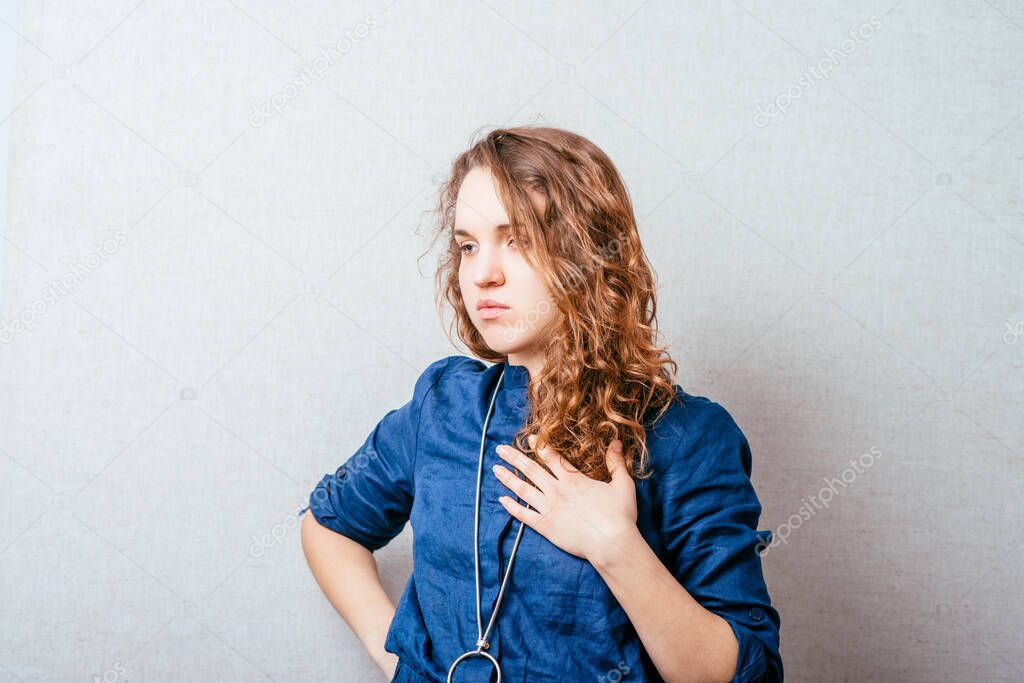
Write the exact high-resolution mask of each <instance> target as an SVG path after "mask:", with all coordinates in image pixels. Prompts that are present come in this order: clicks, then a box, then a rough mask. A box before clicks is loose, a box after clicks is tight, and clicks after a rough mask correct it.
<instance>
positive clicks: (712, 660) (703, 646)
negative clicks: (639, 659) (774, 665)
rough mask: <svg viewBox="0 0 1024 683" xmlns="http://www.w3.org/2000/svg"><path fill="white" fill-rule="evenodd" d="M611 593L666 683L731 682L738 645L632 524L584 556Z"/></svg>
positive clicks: (727, 628)
mask: <svg viewBox="0 0 1024 683" xmlns="http://www.w3.org/2000/svg"><path fill="white" fill-rule="evenodd" d="M587 559H588V560H589V561H590V563H591V564H593V565H594V568H595V569H597V571H598V573H599V574H600V575H601V578H603V579H604V581H605V583H607V584H608V587H609V588H610V589H611V591H612V593H613V594H614V595H615V599H616V600H617V601H618V603H619V605H621V606H622V609H623V610H624V611H625V612H626V615H627V616H629V621H630V622H631V623H632V624H633V627H634V628H636V632H637V635H638V636H639V637H640V641H641V642H642V643H643V644H644V648H645V649H646V650H647V653H648V654H649V655H650V657H651V661H652V662H654V666H655V667H656V668H657V669H658V673H660V674H661V677H662V678H664V679H665V680H666V681H668V682H669V683H677V682H678V683H682V682H683V681H686V682H690V681H693V682H698V681H699V682H702V683H703V682H711V681H715V682H719V683H729V682H730V681H732V680H733V676H734V674H735V672H736V668H737V659H738V656H739V644H738V642H737V640H736V636H735V634H734V633H733V631H732V627H731V626H729V622H727V621H726V620H725V619H723V618H722V617H720V616H718V615H717V614H715V613H714V612H711V611H709V610H707V609H705V608H704V607H702V606H701V604H700V603H699V602H697V601H696V600H695V599H694V598H693V597H692V596H691V595H690V594H689V593H688V592H687V591H686V589H685V588H683V587H682V586H681V585H680V584H679V583H678V582H677V581H676V579H675V578H674V577H673V576H672V574H671V573H670V572H669V571H668V569H667V568H666V567H665V565H664V564H662V562H661V560H660V559H658V556H657V555H655V554H654V551H653V550H651V547H650V546H649V545H648V544H647V541H646V540H644V537H643V536H642V535H641V534H640V530H639V529H638V528H637V527H636V526H635V525H634V526H632V527H631V528H627V529H624V530H623V532H621V533H620V534H619V535H618V536H617V537H615V538H607V539H606V542H604V543H602V544H600V545H599V546H598V547H597V548H596V549H595V552H593V553H592V554H591V556H590V557H588V558H587Z"/></svg>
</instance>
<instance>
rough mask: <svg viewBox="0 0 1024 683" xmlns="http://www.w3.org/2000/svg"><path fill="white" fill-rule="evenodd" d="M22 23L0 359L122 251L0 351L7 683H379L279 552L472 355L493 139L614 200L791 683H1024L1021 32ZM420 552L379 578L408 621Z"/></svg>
mask: <svg viewBox="0 0 1024 683" xmlns="http://www.w3.org/2000/svg"><path fill="white" fill-rule="evenodd" d="M5 12H7V13H8V14H7V15H6V16H5V17H4V20H5V23H6V24H7V25H6V26H0V32H7V33H10V32H15V31H16V32H17V35H18V36H19V37H20V40H19V43H18V63H17V88H16V91H15V96H14V98H13V108H14V111H13V115H12V116H11V117H10V118H9V120H8V121H7V124H6V125H5V127H4V134H9V135H10V136H11V150H12V152H11V160H10V164H11V166H10V182H9V188H8V194H9V213H8V224H7V228H6V238H5V240H4V242H3V264H2V269H0V270H2V273H3V283H2V295H3V296H2V305H0V318H2V319H3V320H4V321H11V320H13V319H15V318H17V317H18V316H21V315H23V312H24V311H25V310H26V309H28V308H30V307H31V306H32V305H33V302H34V301H36V300H41V298H42V297H43V294H44V292H45V291H46V288H47V287H48V284H49V283H50V282H51V280H54V279H60V278H61V277H63V276H67V275H68V274H69V273H73V272H74V271H72V270H71V266H70V265H69V262H70V263H74V262H77V261H83V260H84V259H85V258H86V257H87V256H88V255H89V254H90V253H91V252H92V250H93V246H94V245H97V244H100V243H102V241H103V240H104V239H105V238H106V237H108V236H110V235H111V234H112V233H114V232H115V231H118V230H120V231H123V234H124V235H126V239H127V243H126V244H124V245H123V246H120V247H118V248H117V249H116V251H115V253H112V254H110V255H108V256H107V257H106V258H104V259H102V261H101V263H100V264H99V265H98V267H96V268H95V269H94V270H90V271H87V272H85V274H84V275H83V276H82V277H81V281H80V282H78V283H77V285H76V287H75V289H74V294H73V295H71V294H69V295H67V296H62V297H60V298H59V299H58V300H57V301H55V302H50V303H44V305H42V306H41V307H40V308H38V309H37V314H36V316H35V322H34V324H33V329H32V330H31V331H25V332H23V333H19V334H17V335H15V336H14V338H13V339H11V340H9V343H5V344H3V345H0V382H2V386H3V389H4V390H3V399H2V403H0V449H2V450H0V577H2V584H0V615H2V616H0V681H2V682H3V683H6V682H7V681H16V680H22V681H76V680H79V681H84V680H93V677H94V676H100V677H101V678H102V677H103V676H104V675H105V676H106V680H108V681H129V680H132V681H142V680H150V681H155V680H160V681H169V680H185V679H188V680H210V681H223V680H230V681H250V680H264V679H268V678H269V679H272V680H276V681H318V680H336V681H364V680H383V676H381V675H379V673H378V672H377V670H376V669H375V665H374V664H373V662H371V661H370V659H369V658H368V657H367V656H366V655H365V654H364V653H363V651H362V650H361V648H360V646H359V644H358V642H357V640H356V639H355V638H354V637H353V636H352V635H351V634H350V633H349V632H348V630H347V628H346V627H345V625H344V623H343V622H342V621H341V620H340V619H339V618H338V617H337V616H336V615H335V613H334V612H333V610H332V609H331V607H330V606H329V604H328V603H327V602H326V600H325V599H324V598H323V597H322V595H321V594H320V592H319V590H318V589H317V587H316V585H315V584H314V582H313V579H312V577H311V575H310V574H309V572H308V570H307V568H306V565H305V562H304V560H303V557H302V553H301V549H300V545H299V538H298V533H297V531H296V530H295V529H294V526H295V523H296V521H297V520H296V517H295V512H296V510H297V509H298V507H299V506H300V504H301V501H302V500H303V499H304V498H305V496H306V495H307V494H308V491H309V490H310V488H311V487H312V486H313V484H314V483H315V482H316V481H317V480H318V479H319V478H320V477H321V476H322V475H323V474H324V473H325V472H329V471H333V470H334V468H335V467H336V466H337V465H338V464H339V463H340V462H341V461H342V460H343V459H344V458H345V457H347V455H348V453H350V452H352V451H353V450H354V449H355V448H356V447H357V446H358V445H359V444H360V443H361V442H362V439H363V438H364V437H365V435H366V433H367V432H368V431H369V430H370V429H371V428H372V426H373V425H374V424H375V423H376V421H377V420H378V419H380V417H381V416H382V415H383V414H384V412H386V411H387V410H388V409H390V408H392V407H396V406H397V405H400V404H401V403H403V402H404V401H406V400H407V399H408V397H409V395H410V392H411V387H412V383H413V381H414V380H415V378H416V377H417V376H418V374H419V373H420V372H421V371H422V369H423V368H425V367H426V365H427V364H428V363H430V362H431V361H433V360H435V359H437V358H440V357H442V356H445V355H448V354H451V353H459V352H461V350H460V349H455V348H453V347H452V346H451V345H450V344H449V343H448V341H447V340H446V338H445V336H444V333H443V332H442V329H441V326H440V324H439V322H438V321H437V319H436V316H435V313H434V308H433V292H432V281H431V279H430V275H431V273H432V271H433V265H434V260H433V258H432V257H431V256H427V257H425V258H423V259H421V260H420V261H419V262H417V257H418V256H419V255H420V254H421V253H422V252H423V251H424V250H425V249H426V246H427V245H426V241H425V240H424V238H423V237H422V236H421V235H417V234H416V229H417V227H420V229H421V230H424V229H426V227H428V223H427V220H428V218H429V216H428V214H425V213H424V212H425V211H427V210H429V209H430V208H431V206H432V204H431V199H432V193H433V191H434V190H435V189H436V187H437V182H438V179H439V176H438V175H437V174H439V173H443V172H444V171H445V170H446V168H447V164H448V163H449V162H450V160H451V158H452V157H453V156H454V155H455V154H456V153H457V152H459V151H461V150H462V149H464V148H465V147H466V146H467V145H468V144H469V142H470V139H471V136H472V134H473V132H474V131H476V130H479V129H481V128H482V127H489V126H496V125H501V124H504V123H549V124H552V125H558V126H564V127H567V128H570V129H573V130H576V131H579V132H581V133H583V134H585V135H587V136H588V137H590V138H591V139H592V140H594V141H595V142H596V143H597V144H599V145H601V146H602V147H603V148H604V149H605V150H606V151H607V152H608V153H609V155H610V156H611V157H612V159H613V160H614V161H615V162H616V163H617V164H618V165H619V168H620V169H621V171H622V173H623V174H624V176H625V179H626V181H627V184H628V186H629V188H630V190H631V192H632V194H633V196H634V198H635V202H636V211H637V215H638V218H639V219H640V220H641V233H642V237H643V239H644V241H645V244H646V248H647V249H648V253H649V254H650V257H651V260H652V261H653V264H654V266H655V268H656V270H657V272H658V275H659V283H660V290H659V307H658V311H659V319H660V322H661V328H662V331H663V333H664V336H665V340H666V341H668V342H670V343H671V347H672V350H673V353H674V354H675V357H676V358H677V359H678V360H679V362H680V364H681V370H682V372H681V379H682V382H681V383H682V384H683V386H684V387H685V388H687V389H688V390H689V391H691V392H692V393H698V394H704V395H707V396H709V397H711V398H713V399H714V400H717V401H719V402H721V403H722V404H723V405H725V406H726V407H727V408H728V409H729V410H730V412H731V413H732V414H733V416H734V417H735V418H736V420H737V421H738V423H739V424H740V426H741V427H742V428H743V429H744V431H745V432H746V434H747V436H748V437H749V439H750V441H751V444H752V447H753V452H754V472H753V478H754V483H755V485H756V487H757V490H758V492H759V494H760V497H761V500H762V503H763V505H764V514H763V516H762V520H761V524H760V527H761V528H771V529H773V530H776V533H777V534H779V533H780V531H782V530H784V529H785V527H784V526H783V525H785V524H787V523H791V528H790V529H789V530H786V533H787V534H788V537H787V541H786V543H784V544H781V545H779V546H777V547H774V548H772V549H771V550H770V551H769V552H768V554H767V555H766V556H765V558H764V566H765V573H766V577H767V580H768V584H769V589H770V591H771V594H772V597H773V600H774V601H775V603H776V604H777V606H778V608H779V610H780V612H781V614H782V643H783V646H782V650H783V656H784V660H785V666H786V672H787V673H788V674H789V680H790V681H861V680H874V681H897V680H898V681H967V680H971V681H1019V680H1024V646H1022V642H1024V641H1022V638H1021V635H1020V627H1021V626H1022V624H1024V601H1022V598H1021V594H1022V593H1021V588H1020V583H1021V579H1022V566H1024V545H1022V544H1021V542H1022V540H1024V505H1022V504H1021V497H1020V494H1021V491H1022V490H1024V459H1022V455H1024V424H1022V422H1024V421H1022V419H1021V415H1022V414H1024V410H1022V403H1024V381H1022V380H1024V371H1022V366H1024V336H1022V335H1024V284H1022V283H1024V278H1022V265H1021V264H1022V259H1024V243H1022V240H1024V189H1022V185H1024V118H1022V117H1021V114H1022V111H1024V78H1022V75H1024V69H1022V68H1021V62H1020V55H1021V46H1022V45H1024V3H1022V2H1019V1H1017V2H1011V1H1007V0H1003V1H993V2H980V1H975V0H967V1H966V2H953V1H951V0H950V1H944V2H926V1H925V0H903V2H895V0H886V1H885V2H875V1H872V0H867V1H865V2H859V3H851V2H845V1H843V0H830V1H828V2H799V3H778V2H768V1H767V0H757V1H754V0H745V1H743V2H727V1H723V2H687V3H669V2H655V1H652V2H602V3H588V2H582V1H579V2H570V3H560V4H559V5H558V6H557V7H552V6H551V5H550V4H549V3H541V2H499V1H496V0H488V2H477V1H465V2H454V3H415V2H404V1H403V2H396V3H392V4H389V3H388V2H380V3H372V2H366V3H362V2H361V3H340V2H326V1H325V2H312V1H309V2H306V1H301V2H287V3H274V2H269V1H262V2H251V1H249V0H237V1H234V2H229V1H224V2H218V1H209V2H181V1H171V0H148V1H143V2H138V1H137V0H131V1H125V2H119V1H114V0H103V1H102V2H100V1H98V0H93V1H92V2H78V3H24V6H23V7H22V8H21V15H22V16H21V17H20V21H19V20H18V19H17V18H15V17H16V15H15V14H14V13H12V10H11V7H10V6H8V8H7V9H6V10H5ZM873 15H874V16H876V17H877V20H878V21H879V22H880V27H879V28H877V29H875V30H874V31H873V35H872V36H871V37H870V39H867V40H864V41H863V42H862V43H861V44H856V47H855V49H853V50H852V51H851V52H849V54H845V53H844V55H845V56H843V57H842V58H841V59H837V60H835V61H837V63H838V66H836V67H835V69H834V70H833V71H832V73H831V76H830V77H829V78H818V79H817V80H814V79H812V80H810V81H807V80H805V81H804V84H803V85H801V82H800V80H799V79H800V78H801V75H803V76H805V78H806V76H807V71H806V67H807V66H808V65H814V64H817V63H818V62H819V60H821V59H823V58H824V57H825V55H826V50H829V49H832V50H835V49H841V47H842V45H843V40H844V38H847V37H848V35H849V32H850V31H851V30H853V31H856V30H857V29H858V27H863V26H865V25H868V26H869V27H870V21H871V17H872V16H873ZM361 23H362V24H364V25H367V26H368V25H369V24H370V23H372V24H373V25H374V28H372V29H371V30H370V31H369V32H368V34H367V35H366V36H365V38H363V39H362V40H360V41H359V42H358V44H354V45H353V46H352V49H351V50H350V51H348V52H347V53H345V54H344V56H343V57H342V58H340V59H337V60H336V61H335V63H334V64H332V65H331V66H330V68H329V69H328V70H327V72H326V74H325V75H324V76H323V78H319V79H316V80H315V81H314V82H313V84H312V85H311V86H310V87H309V88H307V89H305V90H303V91H301V92H299V93H298V94H297V96H295V97H294V98H291V99H289V100H287V102H286V104H285V106H284V107H283V109H282V110H281V112H280V113H279V114H276V115H274V116H272V117H270V118H269V119H267V120H266V121H265V122H262V124H263V125H258V126H257V125H253V122H252V121H251V120H250V113H251V111H252V109H251V108H252V105H253V104H258V103H261V102H264V101H266V100H268V99H269V98H270V97H271V96H272V95H274V94H275V93H281V92H282V89H283V88H284V86H285V85H287V84H288V83H289V82H290V80H291V78H292V77H293V75H294V74H295V73H296V72H295V69H296V68H297V67H302V66H308V65H311V64H312V63H313V61H314V59H315V58H316V57H317V56H318V55H319V54H320V53H319V52H318V49H319V48H326V47H327V46H330V45H333V44H335V43H337V41H338V40H339V39H340V38H343V37H344V36H345V35H346V33H345V32H346V30H349V31H355V30H357V27H359V25H360V24H361ZM359 30H360V31H362V30H363V29H359ZM833 54H835V53H834V52H833ZM791 89H792V90H791ZM787 92H792V93H793V94H795V95H799V97H798V98H797V99H795V100H794V101H793V102H792V103H791V106H790V107H789V109H788V111H787V113H786V114H785V115H781V116H778V117H776V118H773V119H770V120H769V121H767V124H768V125H758V123H757V122H755V113H756V112H757V111H758V109H757V107H758V105H762V106H763V105H766V104H767V103H768V102H769V101H773V100H775V99H776V98H777V97H778V96H780V95H784V94H786V93H787ZM760 123H765V121H764V120H761V121H760ZM872 448H875V449H877V452H880V453H881V454H882V455H881V457H880V458H877V459H876V460H875V461H874V463H873V464H872V465H871V466H870V468H868V469H864V470H863V471H862V472H861V473H860V474H858V475H856V478H855V480H854V481H853V482H852V483H850V484H849V485H848V486H846V487H839V488H838V490H839V493H838V494H837V495H835V496H834V499H833V500H832V501H831V503H830V505H829V506H828V507H827V508H822V509H816V508H815V511H814V514H813V515H810V516H809V517H808V519H806V520H803V519H801V518H800V514H799V513H800V509H801V506H807V505H808V498H809V497H810V496H812V495H815V494H817V493H818V492H819V490H820V489H821V488H822V487H823V486H824V481H825V479H826V478H831V477H840V475H841V473H842V472H843V470H844V468H846V467H848V465H849V460H850V459H851V458H856V457H857V456H859V455H861V454H863V453H867V452H869V450H870V449H872ZM806 509H808V508H806V507H805V510H806ZM794 515H795V517H792V516H794ZM791 517H792V519H791ZM275 530H277V531H279V532H282V533H279V534H278V535H277V536H276V537H273V536H270V535H269V534H272V533H274V531H275ZM410 540H411V535H410V531H409V529H408V528H407V529H406V531H405V532H404V533H403V534H402V535H401V536H400V537H399V539H397V540H396V541H395V542H394V543H393V544H392V545H391V546H389V547H388V548H386V549H385V550H383V551H382V552H380V553H379V554H378V561H379V562H380V564H381V567H382V572H383V574H384V577H385V582H386V585H387V587H388V589H389V591H390V592H391V594H392V596H393V598H394V599H397V598H398V595H399V594H400V591H401V589H402V587H403V586H404V583H405V580H406V577H407V575H408V572H409V571H410V568H411V565H410V554H409V548H410V546H409V543H410Z"/></svg>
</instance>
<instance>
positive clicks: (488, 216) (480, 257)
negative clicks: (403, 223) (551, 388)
mask: <svg viewBox="0 0 1024 683" xmlns="http://www.w3.org/2000/svg"><path fill="white" fill-rule="evenodd" d="M508 224H509V217H508V214H507V213H506V212H505V207H503V206H502V204H501V200H500V199H499V198H498V193H497V190H496V188H495V186H494V181H493V179H492V178H491V174H490V171H488V170H486V169H482V168H479V167H477V168H474V169H473V170H471V171H470V172H469V173H467V174H466V177H465V178H464V179H463V181H462V186H461V187H460V188H459V196H458V199H457V201H456V205H455V229H454V231H453V233H452V236H453V237H454V239H455V241H456V242H457V243H458V245H459V251H460V252H461V254H462V256H461V260H460V262H459V286H460V287H461V289H462V299H463V301H464V302H465V304H466V309H467V311H468V312H469V317H470V319H471V320H472V321H473V325H474V326H475V327H476V329H477V330H478V331H479V332H480V335H481V336H482V337H483V338H484V341H486V342H487V345H488V346H489V347H490V348H491V349H493V350H494V351H497V352H498V353H502V354H505V355H508V356H509V358H510V361H511V362H512V363H513V364H516V365H519V364H523V365H531V364H532V363H531V362H528V361H532V360H534V357H535V356H536V355H537V354H538V353H539V350H540V348H541V347H540V344H539V343H538V341H539V340H541V339H543V338H544V337H543V336H542V335H543V334H544V333H545V332H546V330H547V329H548V327H549V326H551V325H554V324H556V321H557V319H558V311H557V310H556V309H555V306H554V303H553V302H552V300H551V297H550V295H549V293H548V289H547V287H546V285H545V284H544V282H543V281H542V279H541V277H540V274H539V273H537V272H536V271H535V270H534V269H533V268H532V267H530V265H529V264H528V263H527V262H526V260H525V259H524V258H523V250H524V249H528V248H529V247H530V245H523V244H516V242H515V240H514V239H513V238H512V236H511V234H509V231H508ZM488 300H489V301H490V302H492V303H495V304H496V306H495V307H488V306H485V305H486V304H487V303H488Z"/></svg>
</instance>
